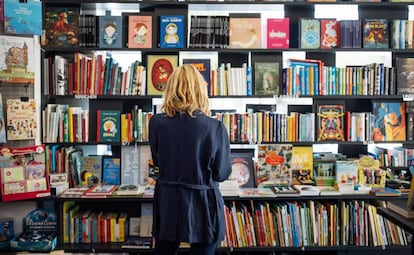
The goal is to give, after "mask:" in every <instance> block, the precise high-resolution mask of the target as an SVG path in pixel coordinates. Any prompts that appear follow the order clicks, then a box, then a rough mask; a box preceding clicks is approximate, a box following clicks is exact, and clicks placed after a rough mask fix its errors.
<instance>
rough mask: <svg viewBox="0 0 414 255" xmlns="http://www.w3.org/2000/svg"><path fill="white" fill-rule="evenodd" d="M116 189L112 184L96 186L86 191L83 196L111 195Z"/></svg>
mask: <svg viewBox="0 0 414 255" xmlns="http://www.w3.org/2000/svg"><path fill="white" fill-rule="evenodd" d="M117 188H118V186H116V185H112V184H97V185H93V186H92V187H90V188H89V189H87V190H86V191H85V192H84V193H83V194H84V195H87V196H89V195H92V196H94V195H112V193H113V192H114V191H115V190H116V189H117Z"/></svg>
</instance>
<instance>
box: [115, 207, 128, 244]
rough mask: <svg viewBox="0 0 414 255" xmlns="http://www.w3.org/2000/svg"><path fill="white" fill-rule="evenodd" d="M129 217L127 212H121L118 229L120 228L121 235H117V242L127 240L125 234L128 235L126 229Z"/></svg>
mask: <svg viewBox="0 0 414 255" xmlns="http://www.w3.org/2000/svg"><path fill="white" fill-rule="evenodd" d="M127 218H128V215H127V214H126V213H120V214H119V217H118V223H117V224H118V226H119V227H118V229H119V235H118V236H116V238H115V239H116V242H125V236H126V235H127V233H126V230H127V229H128V226H127V223H128V221H127Z"/></svg>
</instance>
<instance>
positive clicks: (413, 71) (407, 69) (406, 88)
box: [395, 57, 414, 95]
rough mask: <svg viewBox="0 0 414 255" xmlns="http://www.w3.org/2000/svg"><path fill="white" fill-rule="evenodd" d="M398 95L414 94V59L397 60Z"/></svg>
mask: <svg viewBox="0 0 414 255" xmlns="http://www.w3.org/2000/svg"><path fill="white" fill-rule="evenodd" d="M395 68H396V73H397V94H398V95H407V94H414V58H401V57H400V58H396V59H395Z"/></svg>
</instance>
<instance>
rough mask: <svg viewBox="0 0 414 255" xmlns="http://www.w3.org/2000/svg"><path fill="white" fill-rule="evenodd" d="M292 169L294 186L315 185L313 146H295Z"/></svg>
mask: <svg viewBox="0 0 414 255" xmlns="http://www.w3.org/2000/svg"><path fill="white" fill-rule="evenodd" d="M291 169H292V184H293V185H295V184H312V183H313V148H312V146H293V148H292V165H291Z"/></svg>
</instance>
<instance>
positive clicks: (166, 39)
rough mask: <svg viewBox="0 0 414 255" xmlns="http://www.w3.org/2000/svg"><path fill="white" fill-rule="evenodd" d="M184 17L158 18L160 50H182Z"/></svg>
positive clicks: (168, 16)
mask: <svg viewBox="0 0 414 255" xmlns="http://www.w3.org/2000/svg"><path fill="white" fill-rule="evenodd" d="M184 35H185V17H184V16H181V15H177V16H174V15H163V16H160V48H184V45H185V36H184Z"/></svg>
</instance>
